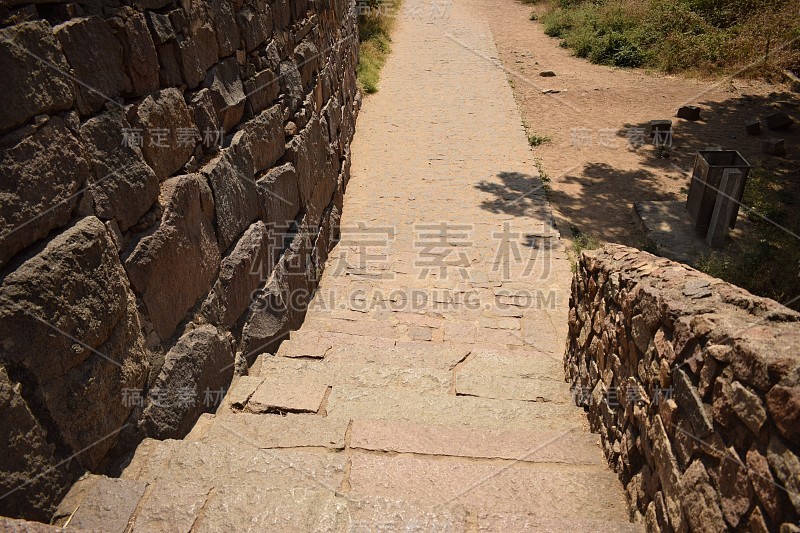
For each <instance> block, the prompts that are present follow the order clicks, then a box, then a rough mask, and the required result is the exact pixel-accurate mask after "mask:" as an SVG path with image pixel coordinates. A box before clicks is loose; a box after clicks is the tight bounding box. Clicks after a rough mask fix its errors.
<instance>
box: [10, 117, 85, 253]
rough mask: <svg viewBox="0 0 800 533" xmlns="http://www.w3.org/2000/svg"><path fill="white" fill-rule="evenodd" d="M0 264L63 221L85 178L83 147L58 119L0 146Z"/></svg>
mask: <svg viewBox="0 0 800 533" xmlns="http://www.w3.org/2000/svg"><path fill="white" fill-rule="evenodd" d="M0 159H2V162H3V164H2V165H0V191H2V192H0V265H4V264H5V263H6V262H7V261H8V260H9V259H10V258H11V256H13V255H14V254H15V253H17V252H18V251H20V250H22V249H23V248H25V247H26V246H29V245H30V244H32V243H34V242H36V241H37V240H39V239H41V238H42V237H44V236H46V235H47V233H48V232H49V231H50V230H52V229H54V228H57V227H59V226H62V225H64V224H66V223H67V221H68V220H69V218H70V216H71V214H72V212H73V210H74V209H75V206H76V205H77V204H78V200H79V199H80V195H79V194H77V193H78V192H79V190H80V189H81V188H82V187H84V186H85V184H86V180H87V179H88V177H89V164H88V163H87V161H86V158H85V156H84V153H83V147H82V146H81V144H80V142H79V141H78V140H77V139H76V138H75V136H74V135H73V134H72V133H71V132H70V131H69V129H67V127H66V125H65V123H64V121H63V120H62V119H61V118H59V117H53V118H51V119H50V120H49V121H48V122H47V124H45V125H44V126H43V127H42V128H40V129H39V130H38V131H36V133H34V134H33V135H30V136H28V137H26V138H24V139H23V140H21V141H20V142H19V143H17V144H16V145H15V146H12V147H9V148H6V149H2V150H0Z"/></svg>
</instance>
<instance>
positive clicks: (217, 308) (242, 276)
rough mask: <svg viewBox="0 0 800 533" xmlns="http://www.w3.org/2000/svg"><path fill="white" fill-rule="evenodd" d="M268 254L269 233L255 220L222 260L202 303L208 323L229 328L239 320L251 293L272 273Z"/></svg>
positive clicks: (250, 297)
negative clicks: (216, 276)
mask: <svg viewBox="0 0 800 533" xmlns="http://www.w3.org/2000/svg"><path fill="white" fill-rule="evenodd" d="M270 251H271V247H270V242H269V231H268V230H267V226H266V225H265V224H264V223H263V222H261V221H258V222H256V223H254V224H253V225H251V226H250V227H249V228H248V229H247V231H245V233H244V235H242V238H241V239H239V241H238V242H237V243H236V246H235V247H234V248H233V250H232V251H231V253H230V254H228V255H227V256H226V257H225V258H223V259H222V264H221V265H220V269H219V277H218V278H217V282H216V283H215V284H214V287H213V288H212V289H211V293H210V294H209V296H208V299H207V300H206V302H205V303H204V304H203V314H204V315H205V316H206V317H207V318H208V319H209V320H210V321H211V322H213V323H215V324H218V325H223V326H225V327H227V328H230V327H232V326H233V325H234V324H235V323H236V321H237V320H239V317H240V316H242V313H244V311H245V309H247V307H248V306H249V305H250V303H251V301H252V299H253V293H254V291H255V290H256V289H257V288H259V287H261V286H262V285H263V284H264V283H265V282H266V281H267V279H268V278H269V275H270V273H271V272H272V264H273V262H272V258H271V257H270Z"/></svg>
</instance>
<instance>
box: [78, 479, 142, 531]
mask: <svg viewBox="0 0 800 533" xmlns="http://www.w3.org/2000/svg"><path fill="white" fill-rule="evenodd" d="M145 488H146V485H145V483H142V482H139V481H134V480H131V479H122V478H109V477H105V476H101V477H100V478H99V479H98V480H97V482H96V483H94V485H93V486H92V487H91V488H90V489H89V490H87V491H86V493H85V494H84V495H83V501H81V503H80V505H79V506H78V508H77V509H76V510H75V512H74V514H73V515H72V520H71V521H70V526H71V527H74V528H76V529H87V530H98V531H108V532H110V533H113V532H119V533H123V532H124V531H125V530H126V529H127V527H128V522H129V521H130V519H131V516H132V515H133V512H134V511H135V510H136V506H137V505H138V503H139V499H140V498H141V497H142V495H143V494H144V490H145Z"/></svg>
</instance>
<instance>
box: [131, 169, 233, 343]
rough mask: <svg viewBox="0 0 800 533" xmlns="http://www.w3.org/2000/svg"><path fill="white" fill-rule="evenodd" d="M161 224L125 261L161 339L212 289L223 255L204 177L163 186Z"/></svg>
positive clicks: (185, 177)
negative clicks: (219, 247) (215, 233)
mask: <svg viewBox="0 0 800 533" xmlns="http://www.w3.org/2000/svg"><path fill="white" fill-rule="evenodd" d="M162 189H163V192H162V195H163V197H164V198H165V204H166V205H165V208H164V214H163V216H162V217H161V223H160V224H159V226H158V228H156V230H155V231H153V232H152V233H150V234H148V235H145V236H144V237H142V238H141V240H140V241H139V242H138V243H137V244H136V247H135V248H134V250H133V252H131V254H130V256H129V257H128V258H127V259H126V260H125V270H127V272H128V276H129V277H130V280H131V284H132V285H133V288H134V290H135V291H136V292H137V293H138V294H139V295H140V296H141V298H142V300H143V301H144V305H145V307H146V308H147V313H148V315H149V316H150V320H151V322H152V323H153V327H154V328H155V330H156V332H157V333H158V335H159V336H160V337H161V339H162V340H166V339H168V338H169V337H170V336H171V335H172V333H173V332H174V331H175V328H176V327H177V325H178V324H179V323H180V322H181V320H183V317H184V315H185V314H186V312H187V311H188V310H189V309H190V308H191V307H192V306H194V305H195V303H196V302H197V300H198V299H199V298H200V297H201V296H202V295H203V294H205V293H206V292H208V289H209V288H210V287H211V284H212V283H213V282H214V279H215V278H216V276H217V271H218V269H219V262H220V254H219V249H218V248H217V242H216V239H215V237H214V227H213V225H212V220H213V216H214V200H213V197H212V195H211V191H210V190H209V188H208V185H207V184H206V181H205V180H204V179H203V178H202V176H198V175H194V174H192V175H187V176H179V177H176V178H172V179H169V180H167V181H165V182H164V183H163V184H162Z"/></svg>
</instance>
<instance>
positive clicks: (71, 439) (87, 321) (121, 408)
mask: <svg viewBox="0 0 800 533" xmlns="http://www.w3.org/2000/svg"><path fill="white" fill-rule="evenodd" d="M0 338H2V339H3V343H2V347H0V356H1V357H2V360H3V361H5V362H6V363H7V364H8V365H12V366H13V367H14V368H16V369H18V371H19V372H21V374H20V375H22V376H24V379H25V380H26V381H27V383H26V387H29V390H31V394H33V395H34V397H35V400H36V405H37V406H38V407H37V409H40V410H41V411H42V412H41V413H39V414H37V417H38V418H40V419H41V417H42V416H46V417H47V419H49V420H50V421H51V423H52V424H54V425H55V427H56V428H57V433H58V435H59V437H60V440H61V441H62V442H63V444H64V445H65V446H66V447H67V449H68V450H70V451H72V452H78V451H80V450H83V451H82V453H81V454H80V455H78V456H77V457H76V461H78V463H79V464H81V465H83V466H84V467H87V468H94V467H96V466H97V465H98V464H99V462H100V460H101V459H102V458H103V456H104V455H105V454H106V452H107V451H108V450H109V449H110V448H111V446H112V445H113V443H114V441H115V439H114V437H115V434H116V432H117V431H118V430H119V429H120V427H121V426H122V424H123V422H124V421H125V419H126V418H127V416H128V414H129V413H130V411H131V408H132V406H128V405H125V403H124V402H123V398H122V396H121V391H122V390H123V389H126V388H131V389H134V388H137V387H140V386H141V385H142V384H143V382H144V379H145V376H146V373H147V362H146V360H147V359H146V350H145V348H144V340H143V338H142V335H141V326H140V323H139V315H138V313H137V310H136V302H135V298H134V296H133V294H132V293H131V290H130V287H129V285H128V283H127V280H126V278H125V271H124V270H123V269H122V265H121V264H120V262H119V258H118V256H117V250H116V247H115V246H114V243H113V242H112V240H111V239H110V237H109V236H108V234H107V233H106V228H105V226H104V225H103V223H102V222H101V221H100V220H98V219H97V218H95V217H87V218H83V219H81V220H79V221H78V222H77V223H75V224H74V225H73V226H71V227H69V228H67V229H66V230H64V231H63V232H62V233H61V234H59V235H57V236H56V237H54V238H53V239H52V240H51V241H50V242H48V243H47V244H46V245H45V246H44V248H43V249H42V250H41V251H40V252H39V253H37V254H36V255H35V256H33V257H31V258H30V259H28V260H27V261H25V263H23V264H22V265H21V266H20V267H19V268H17V269H16V270H15V271H14V272H12V273H10V274H8V276H6V278H5V280H4V281H3V284H2V286H0Z"/></svg>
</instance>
